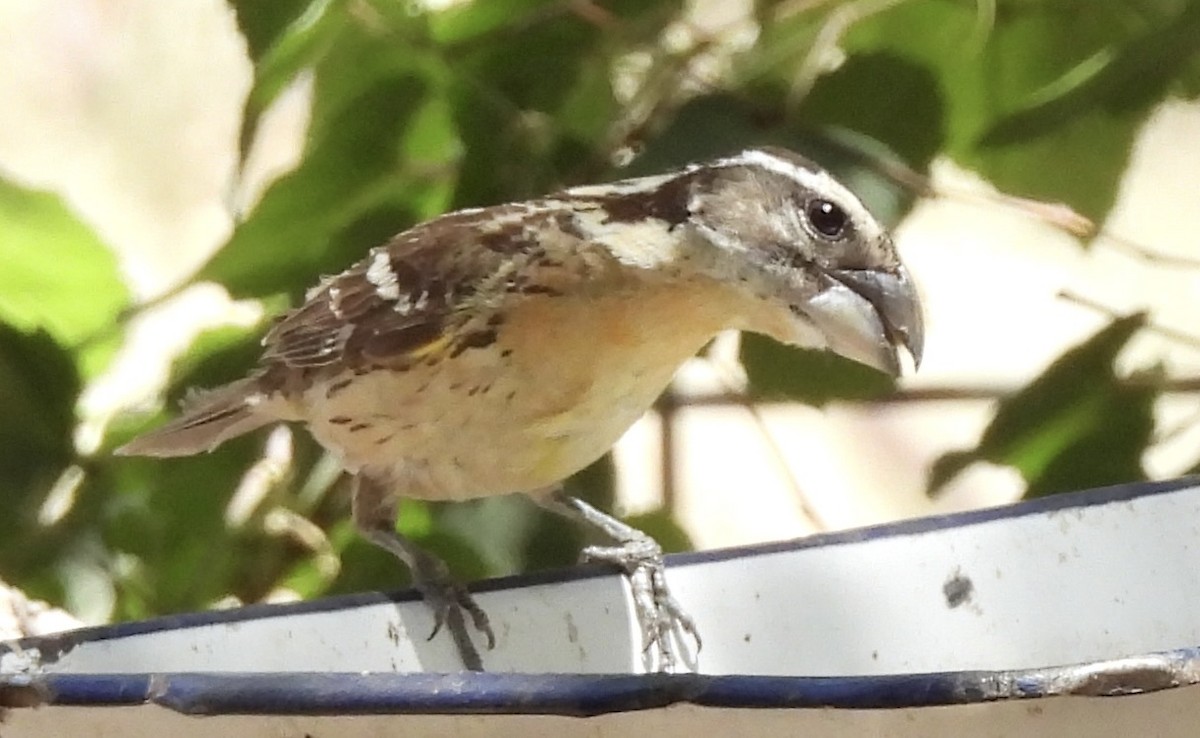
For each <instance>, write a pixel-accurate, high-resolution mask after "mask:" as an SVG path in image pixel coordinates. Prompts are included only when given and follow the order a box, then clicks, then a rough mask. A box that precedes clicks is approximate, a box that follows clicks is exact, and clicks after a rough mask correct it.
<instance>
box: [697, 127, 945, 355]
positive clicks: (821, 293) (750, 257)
mask: <svg viewBox="0 0 1200 738" xmlns="http://www.w3.org/2000/svg"><path fill="white" fill-rule="evenodd" d="M679 178H680V179H679V180H678V181H677V183H676V184H675V187H676V188H677V191H679V192H680V194H682V193H683V192H684V190H686V210H687V217H686V218H685V219H683V220H682V222H681V223H680V225H681V226H682V227H684V228H686V229H687V230H688V231H690V232H691V234H692V240H693V244H694V245H696V246H698V248H699V249H700V250H701V252H702V253H706V255H707V260H708V261H709V263H708V265H707V267H706V268H707V269H708V270H709V271H710V272H712V273H713V274H714V275H715V276H718V277H719V278H722V279H727V280H736V281H737V282H739V283H740V284H741V287H742V288H743V289H745V290H746V291H748V292H749V293H751V294H752V296H753V297H754V298H755V299H759V300H762V301H763V302H764V303H767V304H771V305H774V306H776V307H778V306H786V317H785V318H784V319H782V320H773V321H770V326H769V327H767V326H763V327H759V326H756V325H754V324H753V323H752V322H751V323H750V324H747V325H746V326H745V327H746V328H748V329H749V330H762V329H763V328H765V330H764V332H768V333H770V334H771V336H772V337H773V338H776V339H777V340H780V341H783V342H785V343H789V344H793V345H799V346H806V347H816V348H827V349H829V350H831V351H833V352H835V353H838V354H841V355H843V356H845V357H847V358H850V359H853V360H855V361H859V362H862V363H864V364H867V365H869V366H873V367H875V368H877V369H880V370H883V371H886V372H889V373H890V374H893V375H895V374H898V373H899V370H900V363H899V357H898V349H899V348H900V347H904V348H905V349H907V351H908V353H909V354H910V355H911V356H912V359H913V362H914V365H917V364H919V363H920V361H921V353H922V350H923V343H924V330H923V324H922V316H921V305H920V300H919V298H918V295H917V291H916V289H915V287H914V285H913V283H912V280H911V279H910V278H909V275H908V271H907V270H906V269H905V268H904V265H903V264H901V263H900V259H899V256H898V255H897V253H896V248H895V245H894V244H893V243H892V239H891V238H890V237H889V236H888V234H887V231H886V230H885V229H884V227H883V226H882V225H881V224H880V223H879V222H878V221H877V220H876V219H875V218H874V217H873V216H872V215H871V213H870V212H869V211H868V210H867V208H866V207H865V206H864V205H863V204H862V202H861V201H860V200H859V199H858V198H857V197H855V195H854V194H853V193H852V192H850V190H849V189H847V188H846V187H845V186H844V185H842V184H841V183H840V182H838V181H837V180H836V179H834V178H833V177H832V176H831V175H830V174H829V173H828V172H826V171H825V170H823V169H821V168H820V167H818V166H817V165H815V164H813V163H812V162H810V161H808V160H806V159H804V158H802V157H800V156H798V155H796V154H793V153H791V152H789V151H784V150H779V149H752V150H749V151H745V152H743V153H741V154H739V155H737V156H732V157H729V158H725V159H718V160H716V161H713V162H709V163H706V164H701V165H698V166H695V167H692V168H689V169H688V170H685V171H684V172H681V173H680V174H679ZM684 183H686V188H684V187H682V185H684ZM778 312H779V311H776V314H778Z"/></svg>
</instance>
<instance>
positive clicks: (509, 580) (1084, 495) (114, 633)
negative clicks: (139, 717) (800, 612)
mask: <svg viewBox="0 0 1200 738" xmlns="http://www.w3.org/2000/svg"><path fill="white" fill-rule="evenodd" d="M1195 486H1200V477H1181V478H1179V479H1173V480H1167V481H1159V482H1136V483H1131V484H1121V485H1114V486H1111V487H1101V488H1097V489H1091V490H1084V491H1081V492H1072V493H1066V494H1061V495H1053V496H1050V497H1043V498H1040V499H1036V500H1026V501H1022V502H1016V503H1013V504H1010V505H1002V506H998V507H992V508H985V509H982V510H970V511H967V512H961V513H952V514H948V515H935V516H929V517H923V518H914V519H912V520H902V521H898V522H894V523H884V524H881V525H873V526H866V527H862V528H854V529H851V530H844V531H835V532H830V533H818V534H814V535H811V536H806V537H804V538H795V539H791V540H787V541H778V542H771V543H762V544H753V545H747V546H735V547H731V548H722V549H714V550H711V551H696V552H691V553H681V554H671V555H668V556H667V557H666V560H667V565H668V568H675V567H686V566H696V565H699V564H706V563H710V562H718V561H728V560H730V559H735V558H750V557H754V556H765V555H771V554H777V553H783V552H787V551H797V550H802V549H808V548H816V547H820V546H837V545H846V544H851V543H860V542H864V541H870V540H878V539H882V538H893V537H901V536H912V535H919V534H923V533H928V532H931V531H937V530H945V529H948V528H961V527H967V526H972V525H981V524H985V523H990V522H994V521H997V520H1006V519H1015V518H1021V517H1027V516H1030V515H1037V514H1042V513H1050V512H1058V511H1062V510H1070V509H1080V508H1087V507H1095V506H1098V505H1106V504H1110V503H1114V502H1129V501H1132V500H1136V499H1139V498H1143V497H1151V496H1155V495H1160V494H1169V493H1171V492H1177V491H1180V490H1184V489H1188V488H1191V487H1195ZM601 576H615V574H614V573H613V571H612V569H611V568H609V567H607V566H605V565H603V564H586V565H579V566H574V567H571V568H565V569H550V570H545V571H539V572H532V573H528V574H515V575H511V576H504V577H496V578H492V579H487V580H482V581H478V582H474V583H472V584H471V585H470V587H469V589H470V590H471V591H472V592H491V591H497V590H504V589H517V588H521V587H530V586H536V585H542V584H553V583H561V582H570V581H580V580H586V579H593V578H596V577H601ZM419 598H420V594H419V593H418V592H417V591H416V590H413V589H406V590H399V591H394V592H386V593H385V592H359V593H354V594H347V595H338V596H334V597H327V598H323V599H319V600H310V601H306V602H289V603H279V604H255V605H246V606H244V607H237V608H231V609H228V610H212V611H206V612H193V613H182V614H179V615H167V616H163V617H157V618H151V619H148V620H141V621H136V622H128V623H117V624H114V625H98V626H91V627H85V628H79V629H76V630H71V631H65V632H63V633H56V634H52V635H46V636H33V637H29V638H22V639H18V640H15V641H3V642H0V655H4V654H5V653H19V652H20V651H22V650H25V649H36V650H37V651H38V653H39V654H40V658H41V661H42V662H43V663H53V662H54V661H56V660H58V659H59V658H61V657H62V655H64V654H66V653H67V652H69V651H70V650H71V649H73V648H74V647H75V646H77V645H79V644H80V643H84V642H89V641H103V640H111V639H117V638H126V637H129V636H135V635H141V634H144V633H154V632H159V631H164V630H173V629H184V628H194V627H202V626H208V625H219V624H225V623H238V622H245V621H249V620H257V619H261V618H269V617H277V616H281V615H301V614H308V613H322V612H336V611H339V610H350V609H354V608H358V607H363V606H366V605H373V604H384V603H397V602H410V601H413V600H417V599H419Z"/></svg>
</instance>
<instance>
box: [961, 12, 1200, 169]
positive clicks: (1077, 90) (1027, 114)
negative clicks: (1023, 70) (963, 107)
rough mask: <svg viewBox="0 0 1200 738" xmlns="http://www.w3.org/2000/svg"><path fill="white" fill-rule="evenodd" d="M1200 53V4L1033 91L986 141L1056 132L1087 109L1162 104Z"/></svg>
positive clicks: (1102, 110) (992, 142)
mask: <svg viewBox="0 0 1200 738" xmlns="http://www.w3.org/2000/svg"><path fill="white" fill-rule="evenodd" d="M1198 55H1200V3H1196V2H1192V3H1188V4H1186V5H1185V6H1184V7H1183V9H1182V11H1181V12H1180V13H1179V15H1178V16H1176V17H1175V18H1172V19H1170V20H1169V21H1167V22H1165V23H1163V24H1162V25H1161V26H1160V27H1158V28H1154V29H1152V30H1150V31H1149V32H1147V33H1145V34H1142V35H1141V36H1138V37H1136V38H1134V39H1132V40H1131V41H1130V42H1128V43H1127V44H1125V45H1123V46H1115V45H1114V46H1109V47H1105V48H1103V49H1101V50H1100V51H1098V52H1097V53H1096V54H1094V55H1093V56H1091V57H1089V58H1087V59H1085V60H1084V61H1082V62H1081V63H1080V64H1079V65H1077V66H1076V67H1075V68H1073V69H1070V70H1068V71H1067V72H1066V73H1064V74H1063V75H1062V76H1061V77H1059V78H1058V79H1056V80H1054V81H1053V82H1051V83H1050V84H1049V85H1048V86H1047V87H1045V88H1043V89H1042V90H1039V91H1038V92H1036V93H1034V94H1032V95H1031V96H1030V99H1029V101H1028V104H1027V105H1026V106H1024V107H1022V108H1021V109H1019V110H1016V111H1014V112H1012V113H1011V114H1009V115H1008V116H1006V117H1004V118H1003V119H1001V120H999V121H997V122H996V123H995V124H994V125H993V126H992V127H991V128H990V129H989V130H988V131H987V132H986V133H985V134H984V136H983V138H982V140H981V143H982V144H983V145H985V146H1002V145H1004V144H1008V143H1015V142H1020V141H1024V140H1028V139H1031V138H1036V137H1038V136H1041V135H1044V134H1046V133H1050V132H1052V131H1053V130H1054V129H1055V128H1057V127H1058V126H1060V125H1064V124H1068V123H1070V121H1071V120H1072V119H1074V118H1077V117H1079V116H1080V115H1082V114H1088V113H1092V112H1099V113H1101V114H1103V113H1105V112H1106V111H1107V112H1110V113H1118V112H1119V111H1121V110H1125V109H1147V108H1149V107H1150V106H1152V105H1154V104H1157V103H1158V102H1159V101H1160V100H1161V99H1162V98H1163V96H1164V95H1165V94H1166V92H1167V90H1168V89H1169V88H1170V87H1171V86H1172V83H1173V82H1174V81H1175V79H1176V78H1177V77H1178V76H1179V75H1180V74H1181V73H1183V72H1184V71H1185V70H1186V68H1187V65H1188V63H1189V62H1193V61H1195V60H1196V59H1197V57H1198Z"/></svg>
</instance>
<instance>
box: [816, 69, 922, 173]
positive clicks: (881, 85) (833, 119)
mask: <svg viewBox="0 0 1200 738" xmlns="http://www.w3.org/2000/svg"><path fill="white" fill-rule="evenodd" d="M897 111H903V113H902V114H900V115H897ZM800 115H801V116H802V117H803V119H804V120H805V121H807V122H809V123H810V124H814V125H822V124H823V125H828V126H838V127H842V128H848V129H850V130H852V131H855V132H856V133H857V134H859V135H862V136H867V137H870V138H873V139H875V140H876V141H879V142H881V143H882V144H884V145H885V146H887V147H888V148H889V149H890V150H891V151H894V152H895V153H896V154H897V155H899V156H900V157H901V158H902V159H904V161H905V162H906V163H907V164H908V166H909V167H911V168H913V169H916V170H918V171H924V170H925V169H927V168H928V166H929V162H930V161H931V160H932V159H933V157H934V156H935V155H936V154H937V153H938V151H939V150H940V149H941V147H942V145H943V143H944V139H945V133H944V130H943V129H944V125H945V124H944V121H943V116H944V111H943V105H942V97H941V89H940V87H939V85H938V80H937V78H936V77H935V76H934V74H933V73H932V72H931V71H930V70H929V69H928V68H927V67H925V66H923V65H920V64H916V63H914V62H913V61H911V60H909V59H907V58H905V57H902V56H899V55H897V54H894V53H888V52H876V53H865V54H858V55H855V56H852V57H850V58H849V59H847V60H846V63H845V64H843V65H842V66H841V67H839V68H838V70H837V71H836V72H834V73H832V74H829V75H826V76H824V77H821V78H820V79H819V80H818V81H817V83H816V85H815V86H814V87H813V89H812V91H811V92H810V93H809V94H808V96H807V97H806V98H805V99H804V102H803V105H802V106H801V108H800Z"/></svg>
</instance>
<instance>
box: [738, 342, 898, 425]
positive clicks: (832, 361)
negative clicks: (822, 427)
mask: <svg viewBox="0 0 1200 738" xmlns="http://www.w3.org/2000/svg"><path fill="white" fill-rule="evenodd" d="M741 360H742V366H744V367H745V368H746V375H747V377H749V379H750V393H751V396H752V397H753V398H755V399H768V400H778V399H788V400H796V401H799V402H804V403H807V404H809V405H815V406H818V407H820V406H822V405H824V404H826V403H827V402H829V401H831V400H851V399H853V400H863V399H870V398H873V397H882V396H883V395H886V394H888V393H889V392H891V391H892V390H893V389H894V388H895V382H894V381H893V380H892V379H891V378H890V377H888V376H887V375H886V374H884V373H883V372H880V371H876V370H875V369H872V368H870V367H868V366H864V365H863V364H859V363H857V362H854V361H851V360H849V359H846V358H843V357H841V356H838V355H837V354H833V353H830V352H828V351H814V350H809V349H799V348H794V347H791V346H784V345H782V344H780V343H778V342H776V341H773V340H771V339H769V338H766V337H765V336H758V335H754V334H750V333H746V334H743V335H742V348H741Z"/></svg>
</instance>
